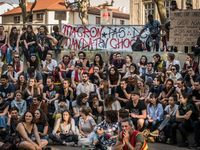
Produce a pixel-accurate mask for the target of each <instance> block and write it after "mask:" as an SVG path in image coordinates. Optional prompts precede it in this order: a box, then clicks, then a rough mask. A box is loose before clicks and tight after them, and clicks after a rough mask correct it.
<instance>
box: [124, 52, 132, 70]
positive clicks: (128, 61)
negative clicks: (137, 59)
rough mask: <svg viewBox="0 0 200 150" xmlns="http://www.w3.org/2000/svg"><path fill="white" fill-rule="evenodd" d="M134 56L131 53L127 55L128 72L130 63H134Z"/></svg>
mask: <svg viewBox="0 0 200 150" xmlns="http://www.w3.org/2000/svg"><path fill="white" fill-rule="evenodd" d="M132 61H133V57H132V56H131V55H126V68H125V71H126V72H128V71H129V68H130V65H131V64H132Z"/></svg>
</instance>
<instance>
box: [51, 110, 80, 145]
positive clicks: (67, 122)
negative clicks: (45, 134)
mask: <svg viewBox="0 0 200 150" xmlns="http://www.w3.org/2000/svg"><path fill="white" fill-rule="evenodd" d="M59 128H60V131H58V129H59ZM49 138H50V139H51V140H52V141H54V142H57V143H59V144H62V145H66V146H72V145H74V143H77V142H78V136H77V135H76V133H75V122H74V119H73V118H72V117H71V113H70V111H69V110H65V111H64V112H63V113H62V118H60V119H58V120H57V122H56V126H55V127H54V129H53V131H52V133H50V134H49Z"/></svg>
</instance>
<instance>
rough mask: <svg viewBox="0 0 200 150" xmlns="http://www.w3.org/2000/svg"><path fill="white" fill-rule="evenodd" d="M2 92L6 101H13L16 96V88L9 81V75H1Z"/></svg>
mask: <svg viewBox="0 0 200 150" xmlns="http://www.w3.org/2000/svg"><path fill="white" fill-rule="evenodd" d="M0 93H1V94H2V95H3V99H4V100H5V101H10V102H11V101H12V100H13V98H14V93H15V88H14V86H13V85H12V84H11V83H8V76H7V75H2V76H1V85H0Z"/></svg>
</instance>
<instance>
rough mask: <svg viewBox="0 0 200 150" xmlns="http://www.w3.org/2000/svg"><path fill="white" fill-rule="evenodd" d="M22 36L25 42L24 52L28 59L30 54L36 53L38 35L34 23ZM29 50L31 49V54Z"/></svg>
mask: <svg viewBox="0 0 200 150" xmlns="http://www.w3.org/2000/svg"><path fill="white" fill-rule="evenodd" d="M22 38H23V39H24V42H23V52H24V55H25V57H26V60H27V61H28V59H29V56H30V54H32V53H36V50H35V47H36V35H35V33H34V32H33V27H32V25H28V26H27V28H26V32H25V33H24V34H23V35H22ZM28 51H30V54H28Z"/></svg>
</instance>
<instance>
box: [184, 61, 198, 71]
mask: <svg viewBox="0 0 200 150" xmlns="http://www.w3.org/2000/svg"><path fill="white" fill-rule="evenodd" d="M198 65H199V64H198V62H196V61H193V63H192V64H191V66H193V68H194V72H197V73H199V68H198ZM186 66H187V65H186V63H184V67H183V68H184V69H186Z"/></svg>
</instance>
